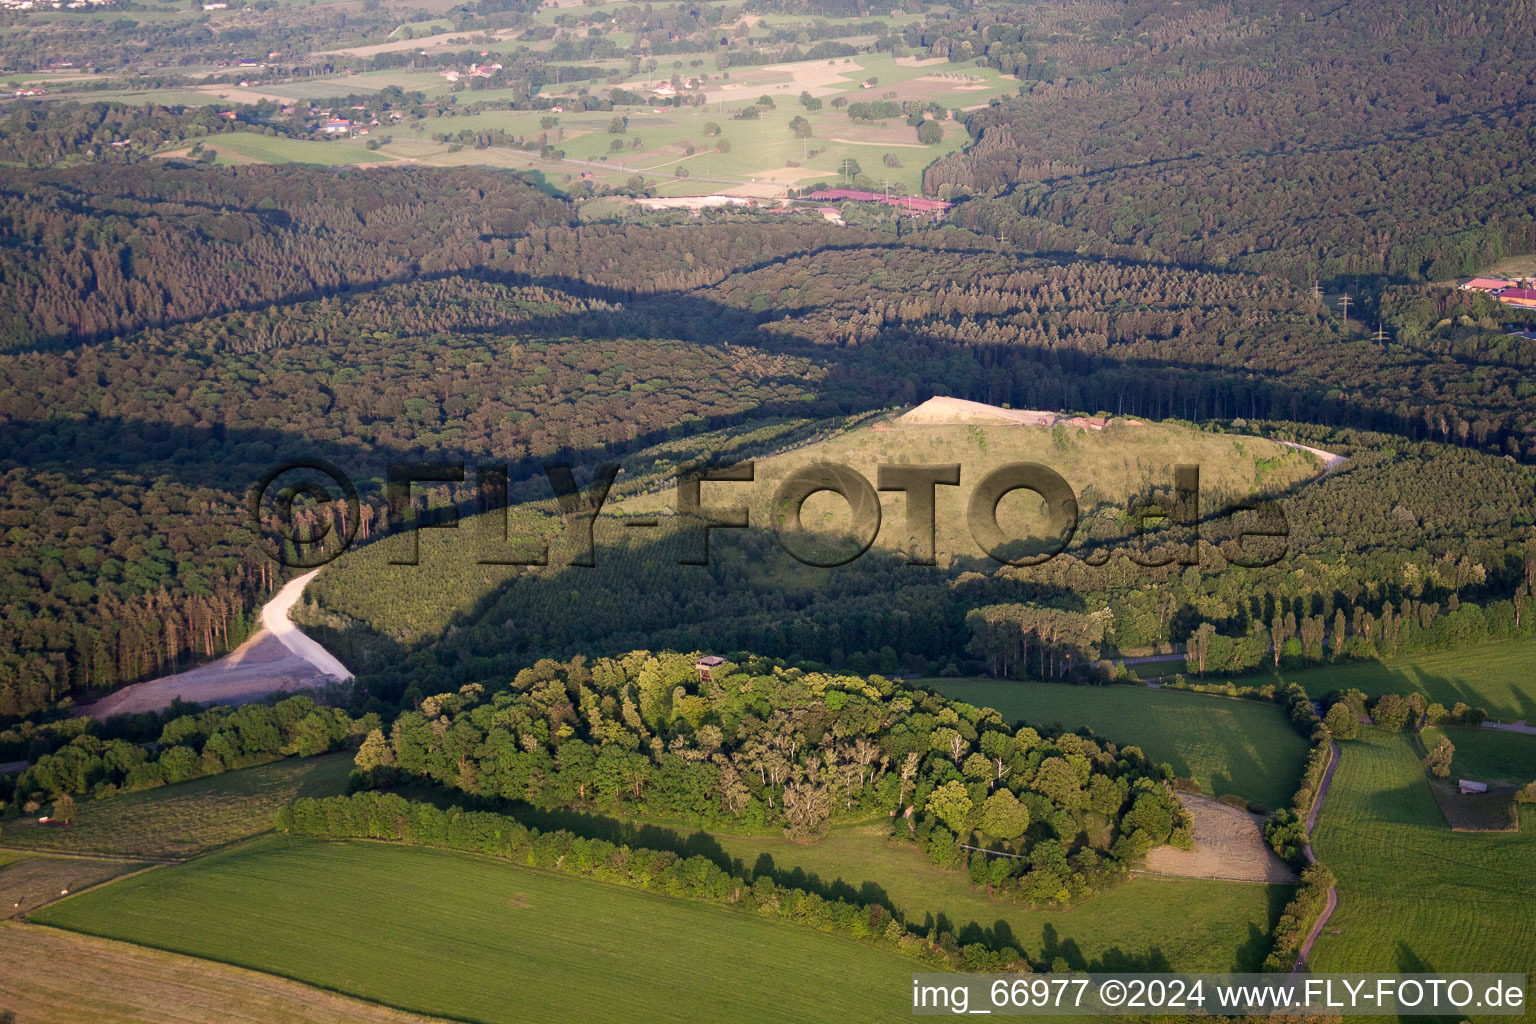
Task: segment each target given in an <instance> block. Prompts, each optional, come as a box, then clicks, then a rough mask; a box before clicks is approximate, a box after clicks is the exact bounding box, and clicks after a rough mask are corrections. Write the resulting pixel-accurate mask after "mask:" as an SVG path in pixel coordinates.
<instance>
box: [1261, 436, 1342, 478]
mask: <svg viewBox="0 0 1536 1024" xmlns="http://www.w3.org/2000/svg"><path fill="white" fill-rule="evenodd" d="M1276 443H1277V444H1283V445H1285V446H1286V447H1287V448H1299V449H1301V450H1302V451H1304V452H1311V453H1312V454H1313V455H1316V456H1317V457H1318V458H1319V459H1322V460H1323V476H1328V475H1329V474H1330V473H1332V472H1333V471H1334V470H1336V469H1338V468H1339V467H1340V466H1342V465H1344V463H1346V462H1348V461H1349V460H1348V459H1347V458H1345V457H1344V456H1342V455H1335V454H1334V453H1333V452H1325V451H1323V450H1322V449H1321V448H1313V447H1311V446H1310V445H1305V444H1300V443H1298V442H1296V441H1278V442H1276ZM1318 479H1319V480H1321V479H1322V477H1318Z"/></svg>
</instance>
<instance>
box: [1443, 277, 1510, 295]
mask: <svg viewBox="0 0 1536 1024" xmlns="http://www.w3.org/2000/svg"><path fill="white" fill-rule="evenodd" d="M1514 286H1515V282H1514V281H1504V280H1501V279H1500V278H1497V277H1471V278H1468V279H1467V280H1465V281H1463V282H1462V283H1461V284H1459V285H1457V286H1456V287H1458V288H1460V289H1461V290H1462V291H1464V292H1492V293H1494V294H1495V295H1497V294H1498V293H1499V292H1501V291H1503V290H1504V289H1505V288H1513V287H1514Z"/></svg>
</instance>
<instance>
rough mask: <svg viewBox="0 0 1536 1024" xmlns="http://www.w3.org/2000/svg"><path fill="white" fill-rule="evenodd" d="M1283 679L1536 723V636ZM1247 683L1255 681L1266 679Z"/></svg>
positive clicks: (1311, 687)
mask: <svg viewBox="0 0 1536 1024" xmlns="http://www.w3.org/2000/svg"><path fill="white" fill-rule="evenodd" d="M1281 678H1284V679H1287V680H1293V681H1295V682H1298V683H1300V684H1301V685H1303V686H1305V687H1306V688H1307V692H1308V693H1310V694H1312V695H1314V696H1321V695H1322V694H1324V693H1327V692H1328V691H1329V690H1344V689H1348V688H1350V687H1356V688H1358V689H1360V690H1362V691H1364V692H1365V693H1366V694H1368V695H1375V694H1382V693H1412V692H1418V693H1422V694H1424V695H1425V696H1426V697H1428V698H1429V699H1430V700H1432V701H1439V702H1440V703H1441V704H1444V705H1445V706H1446V707H1448V708H1449V707H1451V706H1452V705H1454V704H1455V703H1456V702H1457V701H1465V702H1466V703H1467V704H1469V705H1472V706H1473V707H1482V708H1486V709H1487V711H1488V713H1489V715H1490V716H1491V717H1493V718H1494V719H1496V720H1499V721H1514V720H1516V719H1522V718H1523V719H1525V720H1526V721H1528V722H1531V723H1536V684H1533V683H1532V679H1536V637H1524V638H1521V639H1519V640H1506V641H1502V642H1500V643H1494V644H1486V645H1484V646H1482V647H1474V648H1468V649H1465V650H1457V651H1441V652H1437V653H1434V654H1418V655H1413V656H1410V657H1405V658H1393V659H1391V660H1389V661H1385V662H1362V663H1359V664H1352V665H1341V666H1338V667H1328V668H1314V669H1306V670H1304V671H1299V672H1285V673H1282V674H1281ZM1243 682H1246V683H1248V684H1249V685H1254V684H1255V683H1258V682H1263V679H1262V678H1261V679H1253V678H1249V679H1245V680H1243Z"/></svg>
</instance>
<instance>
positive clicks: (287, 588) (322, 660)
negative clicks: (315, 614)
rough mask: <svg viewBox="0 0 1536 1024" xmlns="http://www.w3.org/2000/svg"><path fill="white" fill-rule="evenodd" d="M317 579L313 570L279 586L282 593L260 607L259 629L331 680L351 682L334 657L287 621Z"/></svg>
mask: <svg viewBox="0 0 1536 1024" xmlns="http://www.w3.org/2000/svg"><path fill="white" fill-rule="evenodd" d="M318 575H320V570H319V569H315V570H313V571H311V572H307V573H305V574H304V575H303V576H300V577H298V578H297V579H292V580H289V581H288V582H287V583H285V584H283V589H281V590H279V591H278V592H277V595H276V596H275V597H273V598H272V600H270V601H268V602H267V603H266V604H264V605H262V606H261V626H262V628H263V629H265V630H267V631H268V632H270V633H271V634H272V635H273V636H275V637H277V638H278V639H279V640H281V641H282V642H283V646H284V647H286V648H288V649H289V650H290V651H292V652H293V653H294V654H297V655H298V656H299V657H301V658H303V659H304V660H305V661H307V662H309V663H310V664H311V665H313V666H315V668H317V669H319V670H320V672H321V674H323V675H328V676H331V677H333V678H335V679H341V680H347V679H351V678H352V673H351V672H348V671H347V667H346V666H345V665H343V664H342V663H341V662H339V661H337V660H336V657H335V655H333V654H331V652H330V651H328V650H326V649H325V648H324V647H321V646H320V645H319V644H317V643H316V642H315V641H313V640H311V639H310V638H309V637H308V636H307V635H306V634H305V633H304V631H303V630H301V629H299V627H298V626H295V625H294V624H293V620H292V619H290V618H289V617H288V613H289V612H290V611H291V610H292V609H293V606H294V605H296V604H298V603H299V598H301V597H303V596H304V588H305V587H307V586H308V585H309V581H310V580H312V579H314V578H315V577H316V576H318Z"/></svg>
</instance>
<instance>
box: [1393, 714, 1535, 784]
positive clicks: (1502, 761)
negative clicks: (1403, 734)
mask: <svg viewBox="0 0 1536 1024" xmlns="http://www.w3.org/2000/svg"><path fill="white" fill-rule="evenodd" d="M1442 735H1444V736H1446V737H1448V738H1449V739H1450V741H1451V743H1452V744H1453V745H1454V746H1455V747H1456V756H1455V757H1454V758H1453V759H1452V761H1451V778H1452V779H1453V780H1454V779H1472V780H1474V781H1476V782H1507V783H1509V784H1510V785H1512V786H1523V785H1525V784H1526V783H1527V782H1536V736H1529V735H1524V734H1521V733H1516V732H1504V731H1503V730H1500V729H1473V728H1469V727H1467V726H1455V725H1448V726H1442V727H1439V728H1435V727H1433V726H1431V727H1429V728H1426V729H1425V730H1424V731H1423V732H1421V733H1420V734H1419V738H1420V739H1421V740H1422V741H1423V743H1424V749H1426V750H1430V749H1433V748H1434V746H1435V744H1436V743H1438V742H1439V740H1440V737H1441V736H1442Z"/></svg>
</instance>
